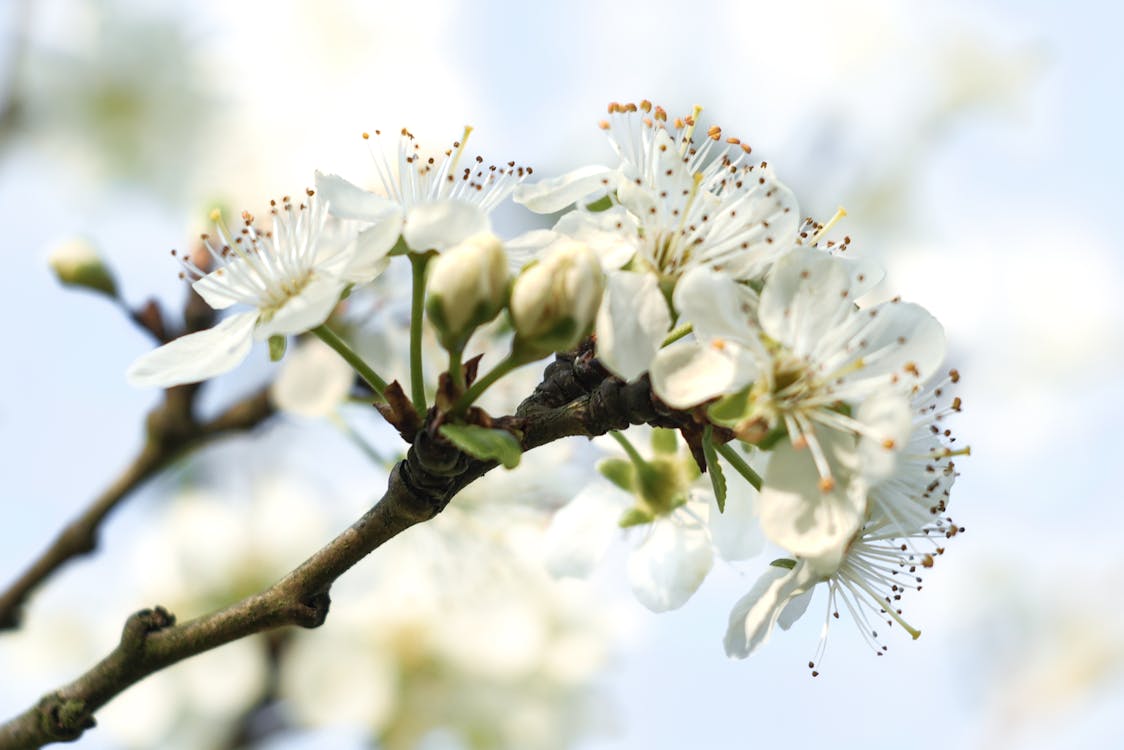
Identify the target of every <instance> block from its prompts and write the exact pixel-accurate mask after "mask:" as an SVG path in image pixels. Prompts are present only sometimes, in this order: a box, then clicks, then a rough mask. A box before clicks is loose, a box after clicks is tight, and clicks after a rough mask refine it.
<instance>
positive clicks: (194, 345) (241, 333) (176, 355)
mask: <svg viewBox="0 0 1124 750" xmlns="http://www.w3.org/2000/svg"><path fill="white" fill-rule="evenodd" d="M257 319H258V313H257V311H253V312H244V313H238V314H237V315H231V316H230V317H229V318H227V319H226V320H223V321H222V322H221V323H219V324H218V325H216V326H215V327H214V328H208V329H207V330H205V331H198V332H196V333H189V334H187V335H186V336H180V337H179V338H178V339H175V340H174V341H170V342H168V343H167V344H164V346H161V347H160V348H159V349H154V350H152V351H150V352H148V353H147V354H145V355H143V356H141V357H139V358H138V359H137V360H136V361H135V362H133V364H132V365H131V366H130V367H129V369H128V371H127V372H126V373H125V377H126V378H127V379H128V381H129V384H130V385H134V386H137V387H141V388H143V387H147V386H160V387H161V388H170V387H171V386H173V385H182V384H183V383H196V382H199V381H200V380H206V379H207V378H213V377H214V376H216V375H221V374H223V373H224V372H229V371H230V370H233V369H234V368H235V367H237V366H238V364H239V363H240V362H241V361H242V360H244V359H245V358H246V355H247V354H249V353H250V347H251V346H252V345H253V343H254V339H253V329H254V323H255V322H257Z"/></svg>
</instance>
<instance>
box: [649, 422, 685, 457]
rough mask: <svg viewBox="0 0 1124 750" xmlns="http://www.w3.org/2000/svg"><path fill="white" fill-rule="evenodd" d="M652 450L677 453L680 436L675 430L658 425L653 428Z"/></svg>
mask: <svg viewBox="0 0 1124 750" xmlns="http://www.w3.org/2000/svg"><path fill="white" fill-rule="evenodd" d="M652 450H653V451H655V452H656V453H675V452H677V451H678V450H679V438H678V437H677V433H676V432H675V430H669V429H667V428H664V427H657V428H656V429H654V430H652Z"/></svg>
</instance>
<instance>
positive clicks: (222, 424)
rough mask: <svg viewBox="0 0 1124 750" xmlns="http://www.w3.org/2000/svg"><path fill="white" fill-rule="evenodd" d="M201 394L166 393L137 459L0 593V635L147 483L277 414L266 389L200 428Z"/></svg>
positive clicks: (191, 388) (182, 389)
mask: <svg viewBox="0 0 1124 750" xmlns="http://www.w3.org/2000/svg"><path fill="white" fill-rule="evenodd" d="M197 388H198V386H197V385H186V386H178V387H176V388H170V389H168V390H167V391H166V392H165V396H164V400H163V402H162V403H161V404H160V405H159V406H157V407H156V408H155V409H153V410H152V411H151V412H149V414H148V420H147V424H148V438H147V440H146V441H145V445H144V447H143V448H142V449H141V451H140V453H138V454H137V456H136V458H134V459H133V460H132V462H131V463H130V464H129V465H128V466H127V467H125V470H124V471H123V472H122V473H121V475H120V476H119V477H117V479H116V480H115V481H114V482H113V483H112V484H111V485H109V487H107V488H106V489H105V490H104V491H103V492H102V493H101V494H100V495H98V496H97V497H96V498H94V500H93V502H91V503H90V505H89V506H87V507H86V509H85V510H84V511H82V513H81V514H80V515H78V517H76V518H75V519H73V520H72V521H71V522H70V523H68V524H67V525H66V526H65V527H64V528H63V529H62V530H61V531H60V532H59V533H58V535H57V536H56V537H55V539H54V541H53V542H51V544H50V545H49V546H48V547H47V548H46V549H45V550H43V551H42V552H41V553H40V554H39V556H38V557H37V558H36V559H35V560H34V562H32V563H31V565H30V566H28V567H27V569H26V570H24V572H23V573H22V574H21V575H20V576H19V577H18V578H17V579H16V580H15V581H14V582H12V584H11V585H9V586H8V587H7V588H6V589H4V590H3V592H0V630H6V629H11V628H16V627H19V624H20V620H21V619H22V614H23V606H24V604H25V603H26V602H27V599H28V597H29V596H30V595H31V593H32V592H33V591H34V590H35V589H36V588H38V587H39V586H40V585H42V584H43V582H44V581H46V580H47V579H48V578H50V577H51V576H52V575H54V574H55V572H56V571H57V570H58V569H59V568H61V567H62V566H63V565H64V564H66V563H67V562H69V561H70V560H72V559H74V558H76V557H80V556H83V555H88V554H89V553H91V552H93V551H94V550H95V549H97V545H98V531H99V529H100V527H101V524H102V522H103V521H104V520H105V518H106V516H108V515H109V514H110V512H112V511H113V510H114V509H115V508H116V507H117V506H118V504H120V503H121V502H122V501H123V500H125V498H127V497H128V496H129V495H130V494H132V492H133V491H134V490H136V489H137V488H138V487H140V486H141V485H142V484H144V482H145V480H147V479H148V478H149V477H151V476H153V475H154V474H156V473H157V472H159V471H160V470H161V469H163V468H165V467H166V466H168V465H169V464H171V463H172V462H173V461H175V460H176V459H177V458H179V457H180V456H182V455H184V454H185V453H187V452H189V451H192V450H195V449H196V448H199V447H201V446H203V445H205V444H207V443H209V442H211V441H212V440H214V439H216V438H218V437H221V436H223V435H226V434H229V433H232V432H240V431H245V430H249V429H251V428H253V427H254V426H256V425H258V424H260V423H261V422H262V421H263V420H265V419H266V418H267V417H269V416H270V415H271V414H272V413H273V405H272V404H271V403H270V400H269V393H268V389H266V388H262V389H261V390H259V391H257V392H255V393H253V394H252V395H250V396H248V397H246V398H244V399H242V400H241V401H239V402H238V403H236V404H234V405H233V406H231V407H230V408H229V409H227V410H226V411H225V412H223V413H222V414H220V415H219V416H217V417H215V418H214V419H212V420H210V421H207V422H203V423H199V422H196V421H195V419H194V417H193V415H192V413H191V406H192V402H193V401H194V393H195V391H196V390H197Z"/></svg>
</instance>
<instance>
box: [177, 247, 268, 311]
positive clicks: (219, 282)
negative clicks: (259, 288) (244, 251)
mask: <svg viewBox="0 0 1124 750" xmlns="http://www.w3.org/2000/svg"><path fill="white" fill-rule="evenodd" d="M257 277H258V272H257V271H255V270H254V269H253V267H252V266H251V265H250V264H249V263H248V262H247V261H246V260H245V259H243V258H227V259H226V262H225V264H224V265H223V266H222V267H221V268H216V269H215V270H214V271H211V272H210V273H209V274H207V275H206V276H203V277H202V278H199V279H196V280H195V281H193V282H192V283H191V288H192V289H194V290H195V293H196V294H198V295H199V296H200V297H202V298H203V301H204V302H206V303H207V304H208V305H210V306H211V307H213V308H214V309H216V310H225V309H226V308H228V307H230V306H231V305H233V304H234V303H236V302H241V303H243V304H247V305H256V304H257V301H258V298H257V295H256V294H254V293H253V291H252V290H247V291H248V292H249V293H246V294H240V293H239V291H240V290H236V289H234V288H233V287H234V286H235V284H234V282H233V281H232V280H233V279H234V278H252V279H256V278H257Z"/></svg>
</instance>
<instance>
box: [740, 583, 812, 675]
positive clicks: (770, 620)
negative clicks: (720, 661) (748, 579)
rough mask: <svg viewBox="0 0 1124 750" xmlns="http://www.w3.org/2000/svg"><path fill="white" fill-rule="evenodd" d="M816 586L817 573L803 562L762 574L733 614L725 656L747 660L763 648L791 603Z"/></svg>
mask: <svg viewBox="0 0 1124 750" xmlns="http://www.w3.org/2000/svg"><path fill="white" fill-rule="evenodd" d="M815 584H816V576H815V574H814V573H813V572H812V570H811V569H810V568H809V567H808V566H807V565H804V564H803V563H797V565H796V567H795V568H793V569H792V570H787V569H785V568H777V567H770V568H769V569H768V570H767V571H765V572H764V573H762V574H761V577H760V578H758V579H757V582H756V583H755V584H753V588H752V589H750V590H749V593H748V594H746V595H745V596H743V597H742V598H741V599H739V600H738V602H737V604H735V605H734V609H733V611H731V612H730V623H729V625H728V627H727V628H726V637H725V639H723V645H724V646H725V647H726V655H727V656H729V657H732V658H736V659H744V658H746V657H747V656H749V655H750V654H752V653H753V652H754V651H756V650H757V649H758V648H760V647H761V646H762V645H764V644H765V642H766V641H768V640H769V636H770V635H771V634H772V632H773V627H774V626H775V625H776V624H777V620H778V619H779V618H780V617H781V614H782V613H783V612H784V610H785V608H786V607H787V606H788V604H789V602H791V601H793V600H794V599H796V598H797V597H798V596H800V595H801V594H803V593H804V592H806V591H808V590H809V589H811V588H812V587H813V586H814V585H815ZM789 624H790V625H791V624H792V623H791V622H789Z"/></svg>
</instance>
